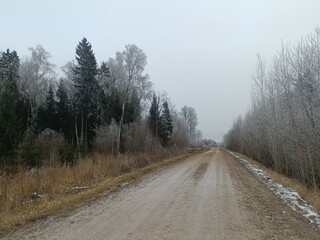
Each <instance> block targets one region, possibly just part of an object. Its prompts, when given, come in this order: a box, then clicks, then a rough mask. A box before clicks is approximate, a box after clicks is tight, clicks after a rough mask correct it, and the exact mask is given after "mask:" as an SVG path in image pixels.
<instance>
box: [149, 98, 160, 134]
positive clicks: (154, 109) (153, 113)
mask: <svg viewBox="0 0 320 240" xmlns="http://www.w3.org/2000/svg"><path fill="white" fill-rule="evenodd" d="M159 119H160V110H159V103H158V100H157V96H156V95H155V94H154V95H153V98H152V103H151V107H150V110H149V115H148V125H149V128H150V129H151V132H152V133H153V134H154V136H156V137H158V127H159Z"/></svg>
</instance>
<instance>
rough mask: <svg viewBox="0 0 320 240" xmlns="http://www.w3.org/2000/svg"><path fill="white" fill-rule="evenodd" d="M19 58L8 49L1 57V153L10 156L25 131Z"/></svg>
mask: <svg viewBox="0 0 320 240" xmlns="http://www.w3.org/2000/svg"><path fill="white" fill-rule="evenodd" d="M19 63H20V60H19V57H18V55H17V53H16V52H15V51H13V52H10V50H9V49H8V50H7V51H6V52H3V53H2V55H1V57H0V87H1V88H0V152H1V153H2V154H10V153H12V152H13V151H14V149H15V147H16V146H17V144H18V143H19V141H20V140H21V138H22V134H23V132H24V130H25V128H24V119H23V111H24V110H23V107H24V105H23V101H22V97H21V94H20V93H19V90H18V85H17V81H18V80H19Z"/></svg>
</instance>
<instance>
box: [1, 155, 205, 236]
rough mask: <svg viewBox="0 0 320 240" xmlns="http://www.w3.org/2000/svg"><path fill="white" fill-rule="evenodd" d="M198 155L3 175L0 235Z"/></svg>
mask: <svg viewBox="0 0 320 240" xmlns="http://www.w3.org/2000/svg"><path fill="white" fill-rule="evenodd" d="M199 152H200V150H199V151H194V152H187V153H182V154H181V153H180V154H177V153H176V155H175V156H173V157H168V158H165V159H162V160H161V159H159V158H154V161H150V160H148V159H150V158H147V157H146V156H124V157H122V158H121V159H116V158H114V157H110V156H101V155H96V156H92V157H91V158H88V159H82V160H79V161H78V163H77V164H76V165H75V166H72V167H70V166H69V167H68V166H45V167H43V168H41V169H39V170H35V169H31V170H30V169H29V170H28V169H19V170H18V172H17V173H15V174H11V175H4V174H3V175H1V176H0V187H1V188H0V236H1V232H2V233H5V232H6V231H8V230H10V229H11V228H13V227H17V226H20V225H23V224H26V223H28V222H30V221H35V220H38V219H41V218H44V217H46V216H49V215H55V214H58V213H61V212H63V211H65V210H69V209H73V208H75V207H76V206H77V205H79V204H82V203H86V202H89V201H93V200H95V199H97V198H99V197H100V196H101V195H102V194H103V193H105V192H107V191H110V190H114V189H117V188H118V187H120V186H121V185H122V184H124V183H127V182H130V181H132V180H135V179H138V178H140V177H142V176H143V175H145V174H147V173H150V172H152V171H154V170H156V169H159V168H161V167H163V166H167V165H170V164H173V163H176V162H178V161H179V160H182V159H185V158H187V157H189V156H192V155H194V154H197V153H199ZM155 159H156V160H155Z"/></svg>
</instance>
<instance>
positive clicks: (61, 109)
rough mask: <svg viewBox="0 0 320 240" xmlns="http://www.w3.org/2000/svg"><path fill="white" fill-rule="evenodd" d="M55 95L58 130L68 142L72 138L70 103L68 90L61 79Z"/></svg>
mask: <svg viewBox="0 0 320 240" xmlns="http://www.w3.org/2000/svg"><path fill="white" fill-rule="evenodd" d="M56 95H57V119H58V123H59V124H58V130H59V132H60V133H63V134H64V136H65V138H66V139H67V140H68V141H69V142H70V141H71V139H72V135H73V134H72V133H73V129H74V128H73V126H72V119H73V118H72V113H71V105H70V100H69V97H68V92H67V89H66V86H65V84H64V83H63V81H60V83H59V85H58V89H57V92H56Z"/></svg>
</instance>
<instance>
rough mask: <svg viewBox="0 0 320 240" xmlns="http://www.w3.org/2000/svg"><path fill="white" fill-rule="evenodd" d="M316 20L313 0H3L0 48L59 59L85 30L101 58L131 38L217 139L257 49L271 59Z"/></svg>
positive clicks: (242, 108)
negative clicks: (45, 53)
mask: <svg viewBox="0 0 320 240" xmlns="http://www.w3.org/2000/svg"><path fill="white" fill-rule="evenodd" d="M319 23H320V1H318V0H300V1H298V0H296V1H295V0H251V1H249V0H248V1H244V0H223V1H222V0H193V1H187V0H181V1H178V0H126V1H125V0H104V1H102V0H101V1H94V0H92V1H88V0H52V1H50V0H37V1H36V0H28V1H25V0H20V1H18V0H0V27H1V28H0V29H1V35H0V49H1V50H5V49H7V48H10V49H11V50H16V51H17V52H18V55H19V56H20V58H22V57H23V56H26V55H28V54H29V52H28V47H35V46H36V45H37V44H41V45H42V46H43V47H44V48H45V49H46V50H47V51H48V52H49V53H50V54H51V55H52V58H51V62H52V63H54V64H56V65H57V66H58V67H61V66H62V65H64V64H65V63H66V62H67V61H70V60H71V59H74V56H75V48H76V45H77V44H78V42H79V41H80V40H81V39H82V38H83V37H86V38H87V39H88V41H89V42H90V43H91V44H92V47H93V51H94V52H95V55H96V58H97V62H98V63H100V62H101V61H104V60H107V59H108V58H109V57H114V56H115V52H116V51H119V50H120V51H121V50H123V49H124V46H125V45H126V44H128V43H131V44H136V45H137V46H138V47H139V48H141V49H143V50H144V52H145V53H146V55H147V56H148V67H147V69H146V72H147V73H148V74H149V75H150V76H151V81H152V82H153V83H154V86H155V89H156V90H157V91H166V92H167V93H168V95H169V97H170V98H171V100H172V102H173V103H174V104H175V105H176V107H177V109H180V108H181V107H182V106H184V105H187V106H191V107H194V108H195V109H196V112H197V114H198V120H199V128H200V129H201V130H202V132H203V135H204V137H206V138H212V139H215V140H217V141H220V140H222V138H223V135H224V134H225V133H226V132H227V131H228V129H229V128H230V127H231V125H232V122H233V119H234V118H236V117H237V116H238V115H239V114H244V113H245V112H246V110H247V108H248V105H249V99H250V88H251V76H252V74H253V72H254V69H255V64H256V54H257V53H260V54H261V55H262V57H263V59H265V60H267V61H270V60H271V58H272V57H273V55H274V54H275V53H276V51H277V50H278V49H279V48H280V46H281V40H283V41H285V42H290V43H292V44H295V43H296V42H297V41H298V40H299V39H300V38H301V36H304V35H306V34H308V33H310V32H312V31H313V29H314V28H315V27H316V26H317V25H318V24H319Z"/></svg>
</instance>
